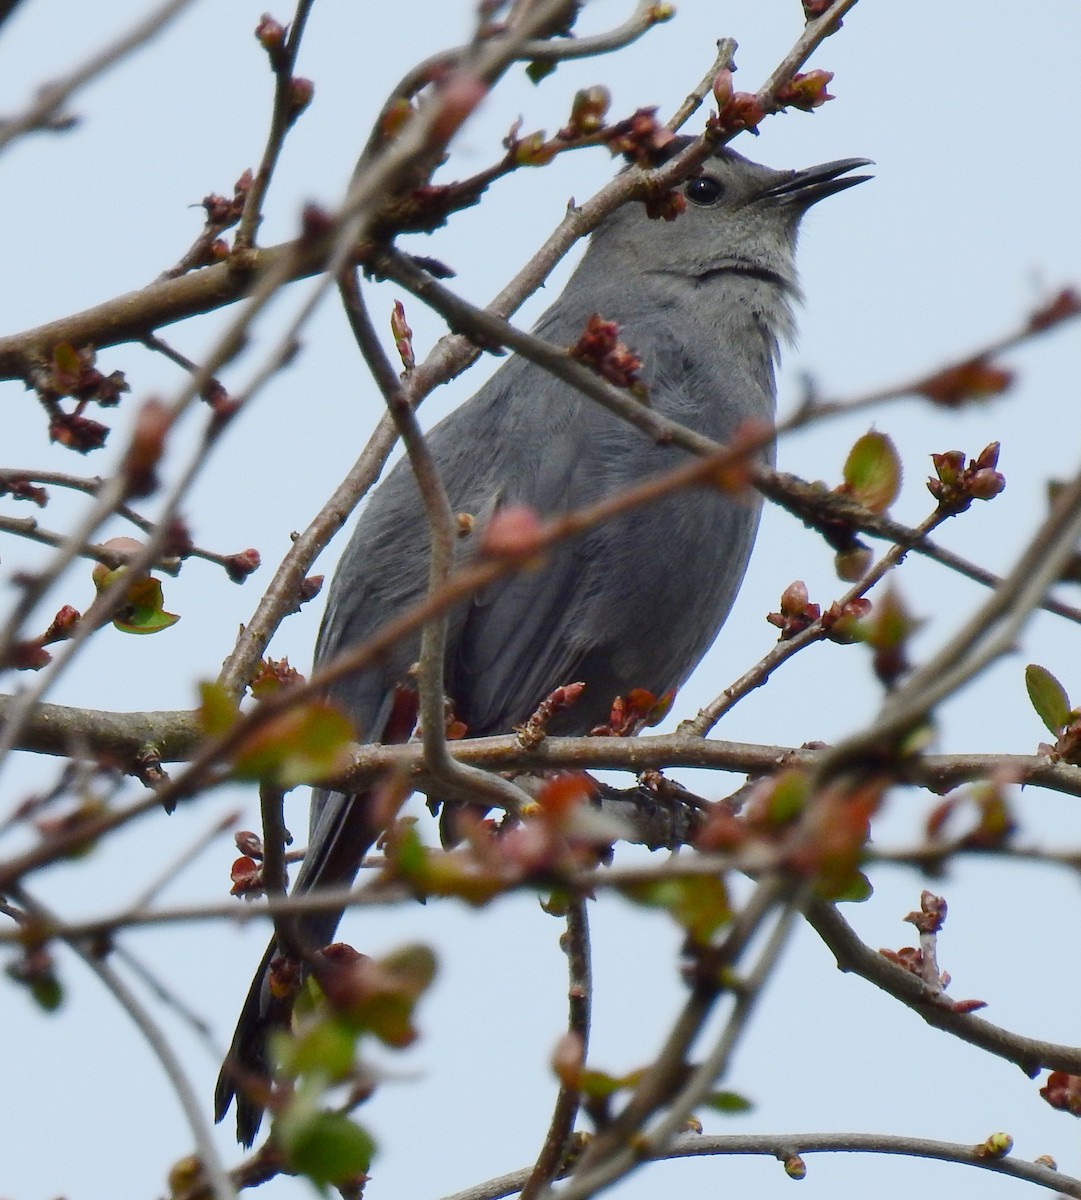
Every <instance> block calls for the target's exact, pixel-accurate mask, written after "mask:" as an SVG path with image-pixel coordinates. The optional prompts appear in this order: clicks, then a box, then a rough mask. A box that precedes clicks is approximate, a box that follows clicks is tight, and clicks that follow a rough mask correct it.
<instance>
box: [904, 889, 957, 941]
mask: <svg viewBox="0 0 1081 1200" xmlns="http://www.w3.org/2000/svg"><path fill="white" fill-rule="evenodd" d="M947 911H948V906H947V904H946V901H945V900H944V899H943V898H942V897H941V896H936V895H935V894H934V892H929V891H927V889H926V888H925V889H924V890H923V891H922V892H921V893H920V911H919V912H910V913H909V914H908V916H906V917H905V918H904V919H905V921H907V922H908V924H909V925H915V927H916V928H917V929H918V930H919V931H920V933H941V932H942V926H943V925H945V923H946V913H947Z"/></svg>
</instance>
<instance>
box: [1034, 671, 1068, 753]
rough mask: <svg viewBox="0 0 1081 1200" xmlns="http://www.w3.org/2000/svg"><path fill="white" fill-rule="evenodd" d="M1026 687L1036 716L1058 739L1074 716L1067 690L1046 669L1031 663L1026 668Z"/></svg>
mask: <svg viewBox="0 0 1081 1200" xmlns="http://www.w3.org/2000/svg"><path fill="white" fill-rule="evenodd" d="M1025 687H1026V688H1027V689H1028V698H1029V701H1030V703H1031V704H1032V707H1033V708H1034V709H1035V710H1036V715H1037V716H1038V717H1039V718H1040V720H1041V721H1043V723H1044V724H1045V725H1046V726H1047V728H1048V729H1049V730H1050V731H1051V733H1053V734H1054V735H1055V737H1058V735H1059V734H1060V733H1061V732H1062V731H1063V729H1065V728H1066V726H1067V725H1069V723H1070V718H1071V716H1072V710H1071V708H1070V698H1069V696H1067V695H1066V689H1065V688H1064V687H1063V686H1062V684H1061V683H1059V681H1058V680H1057V679H1056V678H1055V677H1054V675H1052V674H1051V672H1050V671H1049V670H1047V668H1046V667H1040V666H1037V665H1036V664H1035V663H1029V665H1028V666H1027V667H1026V668H1025Z"/></svg>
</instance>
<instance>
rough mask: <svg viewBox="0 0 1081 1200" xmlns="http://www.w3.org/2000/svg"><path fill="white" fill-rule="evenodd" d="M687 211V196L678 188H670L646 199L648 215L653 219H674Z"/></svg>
mask: <svg viewBox="0 0 1081 1200" xmlns="http://www.w3.org/2000/svg"><path fill="white" fill-rule="evenodd" d="M686 211H687V198H686V197H685V196H684V195H683V193H682V192H681V191H680V190H679V189H678V188H669V189H668V191H667V192H662V193H661V194H660V195H659V196H650V197H649V198H648V199H647V200H646V216H647V217H649V219H650V220H651V221H656V220H658V219H660V220H662V221H674V220H676V219H677V218H678V217H681V216H683V214H684V213H685V212H686Z"/></svg>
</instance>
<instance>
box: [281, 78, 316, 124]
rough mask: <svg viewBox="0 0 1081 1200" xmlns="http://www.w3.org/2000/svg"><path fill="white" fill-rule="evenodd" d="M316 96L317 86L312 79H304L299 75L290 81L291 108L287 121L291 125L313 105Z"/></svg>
mask: <svg viewBox="0 0 1081 1200" xmlns="http://www.w3.org/2000/svg"><path fill="white" fill-rule="evenodd" d="M314 95H315V84H314V83H312V81H311V80H310V79H303V78H301V76H299V75H297V76H294V78H292V79H291V80H290V81H289V108H288V111H287V113H286V119H287V120H288V122H289V124H290V125H292V123H293V122H294V121H295V120H296V119H297V117H299V116H300V114H301V113H302V112H303V111H304V110H305V109H306V108H307V107H308V105H309V104H311V102H312V98H313V97H314Z"/></svg>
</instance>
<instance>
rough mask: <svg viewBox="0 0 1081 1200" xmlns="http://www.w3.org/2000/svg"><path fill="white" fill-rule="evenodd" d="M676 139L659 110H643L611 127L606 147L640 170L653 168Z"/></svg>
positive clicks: (606, 139)
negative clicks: (659, 119)
mask: <svg viewBox="0 0 1081 1200" xmlns="http://www.w3.org/2000/svg"><path fill="white" fill-rule="evenodd" d="M675 136H676V135H675V134H674V133H673V132H672V131H671V130H670V129H669V128H668V126H667V125H665V124H664V123H663V122H661V121H658V120H657V110H656V109H655V108H640V109H638V111H637V112H635V113H633V114H632V115H631V116H630V117H628V118H627V119H626V120H624V121H618V122H617V123H616V124H615V125H613V126H612V127H611V129H610V131H609V133H608V135H607V136H606V138H605V144H606V145H607V146H608V149H609V150H611V151H612V153H613V154H622V155H624V156H625V157H626V158H628V159H630V161H631V162H633V163H637V164H638V165H639V166H640V167H651V166H653V165H654V163H655V162H656V161H657V157H658V155H660V154H661V153H663V151H664V150H665V149H666V148H667V147H668V146H669V145H670V143H671V142H672V141H673V140H674V138H675Z"/></svg>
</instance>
